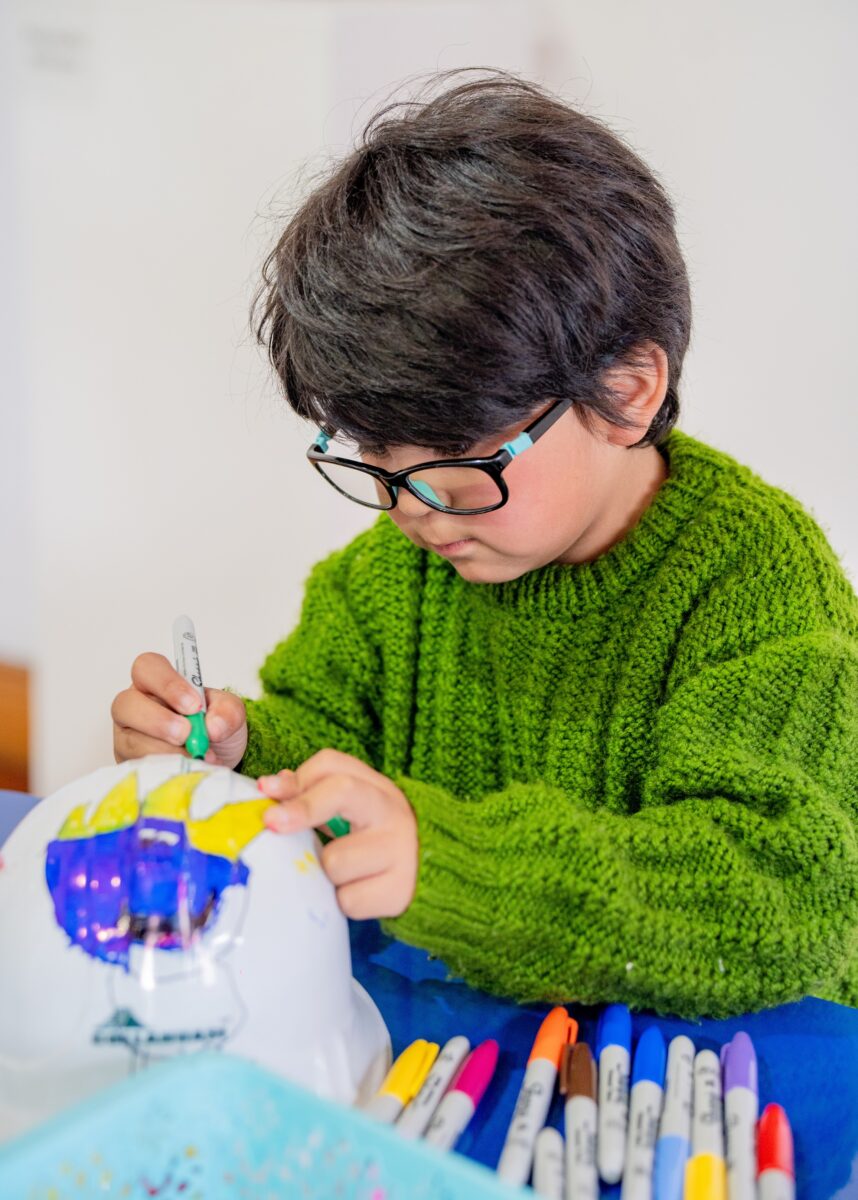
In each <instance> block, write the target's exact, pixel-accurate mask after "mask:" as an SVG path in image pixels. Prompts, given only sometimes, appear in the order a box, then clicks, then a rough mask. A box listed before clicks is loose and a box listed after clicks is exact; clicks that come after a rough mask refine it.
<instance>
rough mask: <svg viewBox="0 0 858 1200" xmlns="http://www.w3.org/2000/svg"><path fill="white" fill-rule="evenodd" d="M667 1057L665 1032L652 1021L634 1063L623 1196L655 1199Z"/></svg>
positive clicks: (629, 1199) (636, 1199) (630, 1199)
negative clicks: (654, 1178) (654, 1175)
mask: <svg viewBox="0 0 858 1200" xmlns="http://www.w3.org/2000/svg"><path fill="white" fill-rule="evenodd" d="M666 1058H667V1050H666V1048H665V1045H664V1034H663V1033H662V1032H661V1030H660V1029H659V1028H658V1026H657V1025H650V1027H649V1029H646V1030H644V1032H643V1033H642V1034H641V1037H640V1039H639V1041H638V1044H637V1049H636V1050H635V1060H634V1065H633V1067H632V1090H631V1093H630V1096H629V1129H628V1137H627V1139H626V1163H625V1167H624V1168H623V1186H622V1189H621V1191H620V1200H652V1165H653V1160H654V1158H655V1139H656V1136H657V1134H658V1121H659V1117H660V1116H661V1103H662V1099H663V1098H664V1066H665V1060H666Z"/></svg>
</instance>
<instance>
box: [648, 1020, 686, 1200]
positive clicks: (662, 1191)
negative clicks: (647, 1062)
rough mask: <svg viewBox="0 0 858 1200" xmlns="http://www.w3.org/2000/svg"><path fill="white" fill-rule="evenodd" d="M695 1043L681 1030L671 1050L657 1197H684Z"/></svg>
mask: <svg viewBox="0 0 858 1200" xmlns="http://www.w3.org/2000/svg"><path fill="white" fill-rule="evenodd" d="M693 1091H694V1043H693V1042H692V1040H691V1038H687V1037H685V1036H683V1035H681V1034H680V1036H679V1037H675V1038H674V1039H673V1041H672V1042H671V1043H670V1046H669V1047H668V1051H667V1079H666V1081H665V1085H664V1109H663V1111H662V1114H661V1124H660V1125H659V1129H658V1141H657V1142H656V1144H655V1178H654V1181H653V1192H654V1196H655V1200H682V1193H683V1189H684V1187H685V1164H686V1162H687V1161H688V1156H689V1154H690V1153H691V1098H692V1095H693Z"/></svg>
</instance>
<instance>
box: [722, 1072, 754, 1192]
mask: <svg viewBox="0 0 858 1200" xmlns="http://www.w3.org/2000/svg"><path fill="white" fill-rule="evenodd" d="M757 1109H758V1102H757V1096H756V1094H755V1093H754V1092H752V1091H751V1090H750V1088H744V1087H731V1088H729V1089H728V1090H727V1091H726V1092H725V1094H724V1125H725V1131H726V1138H727V1187H728V1190H729V1193H730V1200H756V1195H757V1188H756V1174H757V1143H756V1132H755V1131H756V1125H757Z"/></svg>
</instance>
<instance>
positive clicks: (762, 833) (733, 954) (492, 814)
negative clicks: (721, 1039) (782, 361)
mask: <svg viewBox="0 0 858 1200" xmlns="http://www.w3.org/2000/svg"><path fill="white" fill-rule="evenodd" d="M661 449H662V453H664V455H665V457H666V458H667V460H668V468H669V473H668V477H667V479H666V480H665V481H664V482H663V483H662V485H661V487H660V488H659V489H658V491H657V492H656V494H655V496H654V497H653V499H652V500H651V502H650V504H649V506H648V507H647V509H646V510H645V511H644V513H643V515H642V516H641V518H640V519H639V521H638V523H637V524H636V525H635V527H634V528H633V529H632V530H631V531H630V532H629V533H628V534H627V535H626V536H625V537H624V538H623V539H622V540H621V541H620V542H618V543H616V545H614V546H613V547H611V548H610V549H609V550H608V551H607V552H606V553H605V554H603V555H601V556H600V557H599V558H597V559H595V560H594V561H592V562H590V563H584V564H579V565H572V566H570V565H561V564H553V565H550V566H547V567H543V568H540V569H539V570H535V571H531V572H528V573H527V574H525V575H523V576H521V577H520V578H518V579H515V580H512V581H510V582H508V583H501V584H472V583H468V582H466V581H465V580H463V579H461V578H460V577H459V576H458V574H457V573H456V571H455V570H454V568H453V567H452V566H451V564H450V563H449V562H447V561H446V560H445V559H442V558H440V557H438V556H437V555H433V554H430V553H427V552H425V551H423V550H420V549H418V548H417V547H416V546H414V545H413V544H412V543H411V542H409V541H408V539H407V538H406V537H405V536H404V535H403V534H402V533H401V532H400V531H399V530H398V529H397V528H396V526H395V525H394V524H393V522H392V521H391V520H390V519H389V517H387V516H386V515H384V514H382V515H381V516H380V517H379V519H378V521H377V522H376V523H375V524H374V525H373V526H372V527H371V528H369V529H368V530H367V531H365V532H364V533H362V534H360V535H359V536H358V537H357V538H355V539H354V540H353V541H352V542H351V543H350V544H349V545H348V546H346V547H345V548H344V549H342V550H339V551H337V552H336V553H334V554H332V555H330V556H329V557H328V558H326V559H325V560H324V561H322V562H320V563H319V564H317V566H316V567H315V568H314V569H313V571H312V573H311V575H310V577H309V580H308V583H307V587H306V593H305V599H304V605H303V610H302V615H301V619H300V622H299V624H298V626H297V627H296V629H295V630H294V631H293V633H292V634H291V635H290V636H289V637H288V638H287V639H286V640H285V641H283V642H282V643H281V644H280V645H278V646H277V647H276V648H275V650H274V651H273V652H272V654H271V655H270V656H269V657H268V659H267V660H266V662H265V664H264V666H263V668H262V671H261V679H262V683H263V689H264V691H263V695H262V697H261V698H260V699H259V700H246V701H245V703H246V706H247V714H248V725H249V734H250V736H249V743H248V749H247V753H246V755H245V758H244V760H243V761H242V763H241V765H240V768H239V769H240V770H243V771H245V772H246V773H248V774H251V775H257V774H262V773H268V772H274V771H277V770H279V769H281V768H283V767H296V766H297V765H298V764H299V763H301V762H302V761H303V760H304V759H306V758H307V757H309V756H310V755H311V754H313V753H315V752H316V751H317V750H319V749H321V748H323V747H325V746H333V747H336V748H338V749H340V750H344V751H346V752H348V753H350V754H353V755H356V756H357V757H359V758H361V759H363V760H364V761H366V762H368V763H370V764H371V765H372V766H374V767H376V768H377V769H378V770H380V771H382V772H384V774H386V775H388V776H389V777H390V778H392V779H393V780H394V781H395V782H396V784H397V785H398V786H399V787H401V789H402V790H403V792H404V793H405V795H406V796H407V797H408V799H409V801H410V802H411V804H412V805H413V807H414V810H415V812H416V814H417V820H418V827H419V836H420V866H419V874H418V881H417V891H416V894H415V897H414V900H413V902H412V904H411V906H410V907H409V909H408V910H407V912H405V913H404V914H403V915H402V916H401V917H399V918H397V919H396V920H390V921H387V922H385V926H386V928H387V929H388V930H389V931H390V932H392V933H394V934H395V935H396V936H397V937H400V938H402V939H403V940H405V941H408V942H412V943H414V944H416V945H418V946H422V947H425V948H426V949H427V950H429V951H430V952H431V953H433V954H436V955H439V956H441V957H442V958H443V959H444V960H445V961H446V963H447V964H448V965H449V967H450V968H451V970H452V971H454V972H455V973H456V974H458V975H461V976H462V977H463V978H464V979H465V980H467V981H468V982H469V983H471V984H473V985H475V986H477V987H481V988H484V989H486V990H488V991H491V992H496V993H500V994H503V995H507V996H511V997H514V998H516V999H518V1000H522V1001H534V1000H545V1001H579V1002H583V1003H601V1002H606V1001H625V1002H626V1003H628V1004H630V1005H632V1006H636V1007H648V1008H655V1009H657V1010H659V1011H662V1012H674V1013H678V1014H680V1015H683V1016H698V1015H710V1016H726V1015H729V1014H732V1013H737V1012H742V1011H746V1010H749V1009H757V1008H763V1007H766V1006H769V1005H773V1004H778V1003H782V1002H785V1001H789V1000H795V999H797V998H799V997H801V996H803V995H805V994H808V993H810V994H812V995H816V996H820V997H823V998H827V999H831V1000H838V1001H840V1002H841V1003H846V1004H852V1005H856V1004H858V836H856V834H857V833H858V831H856V824H858V599H856V596H855V592H854V590H853V589H852V587H851V585H850V583H849V580H848V579H847V577H846V575H845V573H844V571H843V568H842V566H841V565H840V563H839V562H838V560H837V557H836V555H835V554H834V552H833V550H832V549H831V547H830V545H829V543H828V541H827V540H826V537H825V534H824V533H823V531H822V530H821V529H820V527H819V526H818V525H817V523H816V522H815V521H814V519H813V518H812V517H811V516H810V515H809V514H808V513H807V512H806V511H805V509H803V507H802V506H801V505H800V504H799V502H798V501H797V500H795V499H794V498H792V497H791V496H789V495H788V494H786V493H785V492H783V491H780V490H778V489H777V488H774V487H772V486H770V485H769V484H767V483H765V482H764V481H763V480H761V479H760V478H759V477H758V476H757V475H755V474H754V473H753V472H752V471H751V470H750V469H748V468H747V467H745V466H742V465H741V464H739V463H737V462H736V461H735V460H734V459H732V458H731V457H729V456H728V455H726V454H724V453H722V452H720V451H718V450H716V449H713V448H712V447H710V446H708V445H706V444H704V443H703V442H700V441H698V440H697V439H695V438H693V437H691V436H689V435H688V434H686V433H683V432H682V431H680V430H677V429H675V430H673V431H672V433H671V434H670V436H669V438H668V439H667V441H666V442H665V444H664V445H663V446H662V448H661Z"/></svg>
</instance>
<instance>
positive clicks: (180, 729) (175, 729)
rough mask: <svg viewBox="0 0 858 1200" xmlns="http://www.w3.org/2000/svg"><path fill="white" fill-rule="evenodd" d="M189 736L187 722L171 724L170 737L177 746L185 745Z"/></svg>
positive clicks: (173, 722)
mask: <svg viewBox="0 0 858 1200" xmlns="http://www.w3.org/2000/svg"><path fill="white" fill-rule="evenodd" d="M187 736H188V723H187V721H171V722H170V737H171V739H172V740H173V741H174V742H176V744H177V745H179V744H183V743H184V741H185V739H186V738H187Z"/></svg>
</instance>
